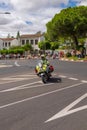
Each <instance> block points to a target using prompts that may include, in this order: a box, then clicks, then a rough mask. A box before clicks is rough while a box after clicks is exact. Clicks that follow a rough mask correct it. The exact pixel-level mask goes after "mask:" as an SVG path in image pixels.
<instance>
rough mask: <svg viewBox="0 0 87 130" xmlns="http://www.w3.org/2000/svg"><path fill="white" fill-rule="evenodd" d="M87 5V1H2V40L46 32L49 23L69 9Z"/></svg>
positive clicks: (0, 15) (0, 11)
mask: <svg viewBox="0 0 87 130" xmlns="http://www.w3.org/2000/svg"><path fill="white" fill-rule="evenodd" d="M80 5H85V6H86V5H87V0H0V38H1V37H7V36H8V34H10V36H14V37H15V36H16V34H17V32H18V31H19V32H20V35H22V34H35V33H37V32H38V31H41V32H42V33H43V32H46V23H48V22H49V21H50V20H51V19H52V18H53V17H54V16H55V14H57V13H60V11H61V10H62V9H64V8H67V7H73V6H80ZM5 12H9V13H10V14H4V13H5Z"/></svg>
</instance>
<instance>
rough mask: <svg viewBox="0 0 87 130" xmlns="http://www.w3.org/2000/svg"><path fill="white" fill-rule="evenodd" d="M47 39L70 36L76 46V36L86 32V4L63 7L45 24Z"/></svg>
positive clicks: (80, 36)
mask: <svg viewBox="0 0 87 130" xmlns="http://www.w3.org/2000/svg"><path fill="white" fill-rule="evenodd" d="M46 27H47V33H46V38H47V39H48V40H51V41H52V40H53V39H58V37H60V36H61V37H71V38H72V40H73V41H74V43H75V45H76V47H77V46H78V38H82V37H85V36H86V34H87V6H79V7H72V8H71V7H69V8H66V9H63V10H62V11H61V12H60V13H59V14H56V15H55V16H54V18H53V19H52V20H51V21H50V22H48V23H47V24H46Z"/></svg>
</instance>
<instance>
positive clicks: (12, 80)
mask: <svg viewBox="0 0 87 130" xmlns="http://www.w3.org/2000/svg"><path fill="white" fill-rule="evenodd" d="M36 78H38V77H32V78H26V80H27V79H29V80H30V79H36ZM18 81H21V79H19V80H14V79H11V81H8V82H7V81H6V82H2V83H0V84H7V83H12V82H18Z"/></svg>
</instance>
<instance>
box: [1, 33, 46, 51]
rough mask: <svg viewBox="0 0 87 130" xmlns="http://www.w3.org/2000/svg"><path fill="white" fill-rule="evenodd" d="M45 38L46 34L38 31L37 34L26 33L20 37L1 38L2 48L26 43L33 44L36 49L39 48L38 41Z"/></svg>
mask: <svg viewBox="0 0 87 130" xmlns="http://www.w3.org/2000/svg"><path fill="white" fill-rule="evenodd" d="M43 40H44V34H41V32H38V33H36V34H24V35H21V36H20V37H19V38H18V39H16V38H0V50H2V49H9V48H10V47H12V46H23V45H25V44H31V45H32V47H33V48H34V50H39V48H38V42H40V41H43Z"/></svg>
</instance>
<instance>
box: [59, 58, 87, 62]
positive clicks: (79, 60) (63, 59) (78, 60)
mask: <svg viewBox="0 0 87 130" xmlns="http://www.w3.org/2000/svg"><path fill="white" fill-rule="evenodd" d="M59 60H62V61H72V62H87V60H85V59H77V60H74V59H69V58H60V59H59Z"/></svg>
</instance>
